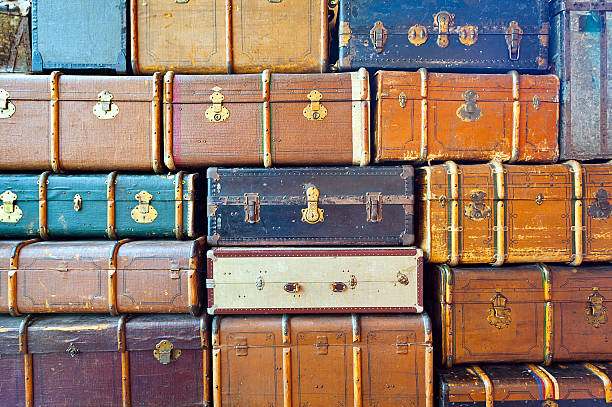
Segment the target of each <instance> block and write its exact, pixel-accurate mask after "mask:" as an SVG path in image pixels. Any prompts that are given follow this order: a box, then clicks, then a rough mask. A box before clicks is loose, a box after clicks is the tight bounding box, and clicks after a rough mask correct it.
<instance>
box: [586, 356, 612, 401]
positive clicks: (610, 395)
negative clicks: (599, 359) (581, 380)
mask: <svg viewBox="0 0 612 407" xmlns="http://www.w3.org/2000/svg"><path fill="white" fill-rule="evenodd" d="M583 365H584V367H586V368H587V369H588V370H590V371H591V372H592V373H593V374H594V375H595V376H597V377H599V379H600V380H601V381H602V382H603V387H604V394H605V397H606V403H612V381H610V378H609V377H608V375H606V374H605V373H604V372H603V370H601V369H600V368H598V367H597V366H595V365H594V364H592V363H583Z"/></svg>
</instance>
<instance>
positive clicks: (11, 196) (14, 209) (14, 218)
mask: <svg viewBox="0 0 612 407" xmlns="http://www.w3.org/2000/svg"><path fill="white" fill-rule="evenodd" d="M0 199H1V200H2V208H0V222H2V223H17V222H19V219H21V217H22V216H23V212H22V211H21V209H19V206H17V205H16V204H15V201H16V200H17V195H16V194H15V193H14V192H13V191H11V190H6V191H4V192H3V193H2V194H1V195H0Z"/></svg>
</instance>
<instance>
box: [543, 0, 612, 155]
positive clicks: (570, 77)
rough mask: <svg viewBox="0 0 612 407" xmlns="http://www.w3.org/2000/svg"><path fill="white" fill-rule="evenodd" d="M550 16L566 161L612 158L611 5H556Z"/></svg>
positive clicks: (561, 1) (562, 2)
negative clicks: (611, 98) (611, 137)
mask: <svg viewBox="0 0 612 407" xmlns="http://www.w3.org/2000/svg"><path fill="white" fill-rule="evenodd" d="M550 11H551V25H552V27H551V28H552V31H551V46H550V55H551V59H552V61H551V62H552V67H553V71H554V72H555V73H556V74H557V75H559V77H560V78H561V101H562V103H561V121H560V128H561V133H560V147H561V158H563V159H568V158H574V159H579V160H594V159H601V158H612V143H611V142H610V141H609V140H608V139H609V135H610V134H611V133H610V132H611V131H612V129H611V127H612V105H611V104H610V103H609V98H610V97H611V96H612V95H609V94H610V93H611V92H612V82H611V81H610V79H609V77H608V71H610V70H611V69H612V68H611V67H610V59H609V57H608V55H609V54H610V52H612V48H611V47H612V30H611V28H610V27H612V2H606V1H598V2H593V1H584V0H579V1H575V0H572V1H565V0H556V1H554V2H551V10H550Z"/></svg>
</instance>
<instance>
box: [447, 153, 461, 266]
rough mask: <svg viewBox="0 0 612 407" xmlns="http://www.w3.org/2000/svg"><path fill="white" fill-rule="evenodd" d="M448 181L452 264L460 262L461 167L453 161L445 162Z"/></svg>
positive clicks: (448, 228)
mask: <svg viewBox="0 0 612 407" xmlns="http://www.w3.org/2000/svg"><path fill="white" fill-rule="evenodd" d="M444 167H445V168H446V174H447V182H448V195H449V197H448V204H447V205H449V207H450V214H449V215H450V219H448V220H449V221H450V222H449V224H448V226H447V231H448V234H449V239H448V263H449V265H451V266H456V265H457V264H459V232H460V228H459V203H458V202H457V201H458V199H459V167H458V166H457V164H456V163H454V162H453V161H446V162H445V163H444Z"/></svg>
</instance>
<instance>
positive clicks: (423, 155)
mask: <svg viewBox="0 0 612 407" xmlns="http://www.w3.org/2000/svg"><path fill="white" fill-rule="evenodd" d="M419 74H421V152H420V153H419V159H418V162H421V163H422V162H425V161H426V160H427V156H428V154H429V148H428V147H429V146H428V139H427V136H428V133H429V129H428V120H427V115H428V106H427V94H428V86H427V82H428V73H427V69H425V68H421V69H419Z"/></svg>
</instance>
